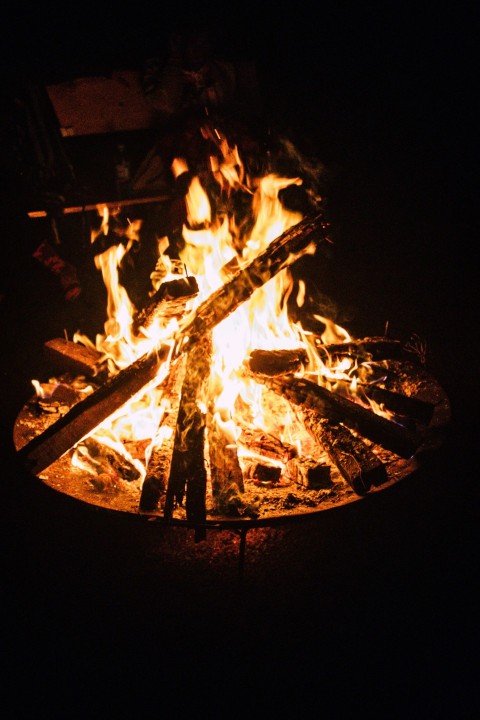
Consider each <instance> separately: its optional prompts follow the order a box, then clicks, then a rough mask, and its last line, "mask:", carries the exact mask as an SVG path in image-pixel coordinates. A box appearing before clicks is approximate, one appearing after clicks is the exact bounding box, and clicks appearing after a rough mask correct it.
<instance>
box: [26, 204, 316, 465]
mask: <svg viewBox="0 0 480 720" xmlns="http://www.w3.org/2000/svg"><path fill="white" fill-rule="evenodd" d="M325 238H326V234H325V221H324V218H323V213H322V212H318V213H317V214H315V215H313V216H311V217H310V216H309V217H306V218H304V219H303V220H301V221H300V222H299V223H297V224H296V225H294V226H292V227H291V228H289V229H288V230H286V231H285V232H284V233H282V234H281V235H279V236H278V237H277V238H276V239H275V240H273V241H272V242H271V243H270V245H269V246H268V247H267V248H266V250H264V251H263V252H262V253H260V254H259V255H258V256H257V257H256V258H254V259H253V260H252V261H251V262H250V263H249V264H248V265H247V266H246V267H245V268H243V269H241V270H239V271H238V272H237V274H236V275H235V276H234V277H233V278H232V279H231V280H230V281H229V282H228V283H226V284H225V285H223V286H222V287H220V288H219V289H218V290H216V291H215V292H214V293H212V294H211V295H210V296H209V297H208V298H207V299H206V300H204V301H203V303H201V304H200V305H199V307H198V308H197V310H196V311H195V312H194V313H192V315H191V316H190V317H189V319H188V320H186V321H185V322H184V323H182V326H181V328H180V331H179V333H178V335H177V337H176V341H177V345H176V350H175V354H176V356H178V355H179V354H181V353H184V352H186V351H187V350H188V349H189V347H191V346H192V345H193V344H194V342H195V341H196V340H198V339H199V338H201V337H202V335H204V333H206V332H207V331H208V330H211V329H212V328H213V327H215V325H217V324H218V323H219V322H221V321H222V320H224V319H225V318H226V317H227V316H228V315H229V314H230V313H232V312H233V311H234V310H236V309H237V308H238V307H239V306H240V305H241V304H242V303H244V302H245V301H246V300H248V299H249V298H250V297H251V296H252V295H253V293H254V291H255V290H256V289H257V288H260V287H262V285H264V284H265V283H266V282H268V281H269V280H271V279H272V278H273V277H274V276H275V275H277V274H278V273H279V272H280V271H281V270H283V269H285V268H287V267H289V266H291V265H293V263H294V262H295V261H296V260H298V259H299V258H300V257H301V256H302V255H305V254H306V253H307V252H310V251H311V252H313V251H314V249H315V243H318V242H319V241H322V240H324V239H325ZM170 358H171V347H170V345H168V344H161V345H159V346H158V347H157V348H156V349H155V350H154V351H152V352H150V353H146V354H145V355H142V357H140V358H139V359H138V360H135V361H134V362H133V363H132V364H131V365H129V366H128V367H127V368H125V369H123V370H120V372H118V373H117V374H116V375H114V376H113V377H111V378H109V380H107V381H106V383H104V385H102V386H101V387H100V388H98V389H97V390H95V391H94V392H93V393H92V394H91V395H89V396H88V397H86V398H85V399H84V400H81V401H80V402H79V403H77V405H75V406H74V407H73V408H71V410H69V412H67V413H66V414H65V415H63V416H62V417H61V418H60V419H59V420H57V421H56V422H55V423H53V424H52V425H50V427H49V428H47V430H45V431H44V432H43V433H41V434H40V435H37V436H36V437H35V438H33V439H32V440H30V441H29V442H28V443H26V445H24V446H23V447H22V448H20V450H19V451H18V453H17V454H18V457H19V460H20V461H21V462H23V463H24V464H25V465H26V466H27V468H28V469H29V470H30V471H31V472H33V473H35V474H37V473H39V472H41V471H42V470H44V469H45V468H46V467H48V466H49V465H51V464H52V463H53V462H55V461H56V460H58V459H59V458H60V457H61V456H62V455H64V454H65V453H66V452H68V451H69V450H70V449H71V448H72V447H74V445H76V443H78V442H79V441H80V440H81V439H82V438H83V437H85V436H86V435H88V434H89V433H91V432H92V431H93V430H94V429H95V428H96V427H97V425H99V424H100V423H101V422H103V421H104V420H106V419H107V418H108V417H110V416H111V415H112V414H113V413H114V412H115V411H116V410H118V409H119V408H120V407H121V406H122V405H124V404H125V403H126V402H127V401H128V400H130V399H131V398H132V397H133V396H134V395H135V394H136V393H137V392H139V391H140V390H141V389H142V387H144V386H145V385H147V384H148V383H149V382H151V381H152V380H153V379H154V378H155V375H156V373H159V372H160V371H161V370H163V369H164V370H165V372H166V373H168V363H169V361H170ZM160 381H161V379H159V382H160Z"/></svg>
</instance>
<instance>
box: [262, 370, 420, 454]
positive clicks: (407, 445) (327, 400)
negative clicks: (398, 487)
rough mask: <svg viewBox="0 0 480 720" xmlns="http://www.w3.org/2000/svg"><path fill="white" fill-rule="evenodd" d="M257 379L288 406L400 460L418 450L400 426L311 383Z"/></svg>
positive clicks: (417, 441) (293, 379)
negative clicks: (335, 425) (345, 430)
mask: <svg viewBox="0 0 480 720" xmlns="http://www.w3.org/2000/svg"><path fill="white" fill-rule="evenodd" d="M258 377H259V381H260V382H263V383H264V384H265V385H266V387H268V388H270V389H271V390H273V391H274V392H276V393H277V394H279V395H282V396H283V397H285V398H286V399H287V400H288V401H289V402H291V403H293V404H295V405H299V406H301V409H302V410H305V409H313V410H316V411H317V412H318V413H319V414H321V415H322V416H323V417H325V418H327V419H329V420H331V421H333V422H342V423H343V424H344V425H347V426H348V427H349V428H351V429H352V430H355V431H356V432H358V433H359V434H360V435H363V436H364V437H366V438H369V439H370V440H372V442H375V443H377V444H379V445H381V446H382V447H384V448H385V449H386V450H390V451H391V452H393V453H396V454H397V455H400V457H403V458H409V457H412V455H413V454H414V453H415V451H416V450H417V449H418V448H419V446H420V443H421V439H420V438H419V437H417V435H416V434H415V433H412V432H411V431H409V430H407V429H406V428H404V427H403V426H402V425H400V424H398V423H394V422H392V421H391V420H387V419H386V418H385V417H383V416H381V415H377V414H376V413H375V412H373V410H371V409H369V408H366V407H364V406H363V405H360V404H359V403H357V402H355V401H353V400H349V399H348V398H346V397H343V396H342V395H339V394H337V393H333V392H331V391H330V390H327V389H326V388H324V387H321V386H320V385H317V384H316V383H314V382H312V381H311V380H306V379H305V378H296V377H293V376H285V377H282V378H268V377H265V376H258Z"/></svg>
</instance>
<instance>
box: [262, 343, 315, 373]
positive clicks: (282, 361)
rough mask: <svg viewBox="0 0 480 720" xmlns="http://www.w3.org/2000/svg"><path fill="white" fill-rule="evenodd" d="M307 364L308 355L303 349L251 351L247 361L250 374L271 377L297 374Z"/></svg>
mask: <svg viewBox="0 0 480 720" xmlns="http://www.w3.org/2000/svg"><path fill="white" fill-rule="evenodd" d="M307 364H308V355H307V352H306V350H305V349H304V348H296V349H294V350H252V352H251V353H250V358H249V360H248V368H249V370H250V371H251V372H254V373H261V374H262V375H271V376H274V375H285V374H286V373H292V372H299V371H300V370H301V369H302V368H303V367H304V366H305V365H307Z"/></svg>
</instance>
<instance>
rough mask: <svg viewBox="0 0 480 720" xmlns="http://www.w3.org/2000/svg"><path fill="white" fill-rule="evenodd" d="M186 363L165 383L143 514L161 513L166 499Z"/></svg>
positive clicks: (183, 359) (144, 490) (141, 508)
mask: <svg viewBox="0 0 480 720" xmlns="http://www.w3.org/2000/svg"><path fill="white" fill-rule="evenodd" d="M186 359H187V358H186V356H183V357H181V358H179V360H178V361H177V363H176V365H175V367H174V368H173V371H172V372H171V373H170V375H169V376H168V378H167V380H166V383H165V390H164V392H163V401H164V402H165V403H166V409H165V412H164V415H163V416H162V419H161V423H160V425H159V428H158V431H157V434H156V437H155V438H154V439H153V441H152V448H151V452H150V457H149V458H148V463H147V474H146V476H145V479H144V481H143V485H142V492H141V495H140V503H139V511H140V512H141V513H155V512H156V511H158V510H159V505H160V502H161V500H162V498H163V499H165V493H166V488H167V482H168V478H169V475H170V467H171V463H172V454H173V447H174V442H175V428H176V425H177V418H178V412H179V408H180V395H181V389H182V383H183V381H184V378H185V371H186Z"/></svg>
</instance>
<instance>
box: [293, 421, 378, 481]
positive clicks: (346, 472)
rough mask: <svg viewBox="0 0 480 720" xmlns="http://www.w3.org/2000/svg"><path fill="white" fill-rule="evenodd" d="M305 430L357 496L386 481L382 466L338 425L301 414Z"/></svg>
mask: <svg viewBox="0 0 480 720" xmlns="http://www.w3.org/2000/svg"><path fill="white" fill-rule="evenodd" d="M302 416H303V421H304V424H305V427H306V428H307V430H308V431H309V433H310V434H311V435H312V437H313V438H314V439H315V440H316V441H317V442H318V444H319V445H321V446H322V447H323V448H324V449H325V451H326V452H327V454H328V456H329V458H330V460H331V461H332V462H333V464H334V465H335V466H336V467H337V468H338V470H339V471H340V473H341V475H342V476H343V477H344V478H345V480H346V481H347V482H348V484H349V485H350V487H351V488H352V490H354V491H355V492H356V493H357V495H365V493H367V492H368V491H369V490H370V488H371V487H372V485H374V486H375V487H378V486H379V485H383V484H384V483H386V482H387V481H388V475H387V471H386V468H385V465H384V464H383V463H382V461H381V460H380V459H379V458H378V457H377V456H376V455H375V453H374V452H373V451H372V450H371V449H370V448H369V447H368V445H366V444H365V443H364V442H363V440H361V439H360V438H358V437H356V436H355V435H353V433H352V432H350V430H348V428H346V427H344V426H343V425H341V424H340V423H338V422H332V421H331V420H328V419H326V418H322V417H319V415H318V413H317V412H316V411H315V410H307V409H306V410H304V411H303V413H302Z"/></svg>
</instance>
